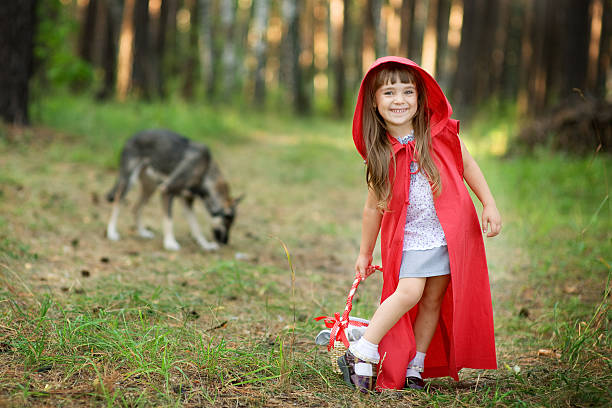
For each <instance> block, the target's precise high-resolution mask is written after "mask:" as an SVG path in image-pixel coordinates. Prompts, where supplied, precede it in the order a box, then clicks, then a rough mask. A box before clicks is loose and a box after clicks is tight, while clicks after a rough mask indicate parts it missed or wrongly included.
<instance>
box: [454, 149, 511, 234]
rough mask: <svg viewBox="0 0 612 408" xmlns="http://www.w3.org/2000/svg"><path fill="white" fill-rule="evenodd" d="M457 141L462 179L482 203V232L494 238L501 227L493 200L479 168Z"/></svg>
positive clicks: (499, 217)
mask: <svg viewBox="0 0 612 408" xmlns="http://www.w3.org/2000/svg"><path fill="white" fill-rule="evenodd" d="M459 140H460V142H461V155H462V156H463V178H464V179H465V181H467V183H468V186H470V188H471V189H472V191H473V192H474V194H476V197H478V199H479V200H480V202H481V203H482V220H481V222H482V232H483V233H487V237H494V236H496V235H497V234H499V231H500V230H501V227H502V222H501V215H500V214H499V211H498V210H497V206H496V205H495V199H494V198H493V194H491V190H490V189H489V185H488V184H487V181H486V180H485V177H484V175H483V174H482V171H481V170H480V167H478V164H477V163H476V160H474V158H473V157H472V155H471V154H470V152H468V150H467V148H466V147H465V144H463V141H462V140H461V139H459Z"/></svg>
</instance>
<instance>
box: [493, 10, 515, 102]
mask: <svg viewBox="0 0 612 408" xmlns="http://www.w3.org/2000/svg"><path fill="white" fill-rule="evenodd" d="M495 21H496V27H495V35H494V38H495V39H494V42H493V49H492V52H491V68H492V69H491V75H490V80H491V82H490V84H489V89H490V92H491V93H492V94H499V93H500V92H501V89H502V88H503V81H502V75H503V72H504V66H505V59H506V50H507V47H506V44H507V42H508V33H509V32H510V27H509V25H510V0H500V1H499V8H498V10H497V18H496V20H495Z"/></svg>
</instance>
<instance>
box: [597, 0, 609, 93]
mask: <svg viewBox="0 0 612 408" xmlns="http://www.w3.org/2000/svg"><path fill="white" fill-rule="evenodd" d="M601 22H602V26H601V41H600V43H599V61H598V67H597V81H596V83H595V95H596V96H597V97H599V98H602V99H603V98H604V97H605V96H606V95H607V90H606V82H607V78H608V72H609V71H610V59H611V57H612V1H611V0H604V2H603V14H602V19H601Z"/></svg>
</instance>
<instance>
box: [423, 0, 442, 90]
mask: <svg viewBox="0 0 612 408" xmlns="http://www.w3.org/2000/svg"><path fill="white" fill-rule="evenodd" d="M438 7H439V0H429V10H428V11H427V24H426V25H425V33H424V35H423V54H422V55H421V66H422V67H423V68H424V69H425V71H427V72H429V74H431V76H433V77H434V78H435V77H436V55H437V53H438V52H437V47H438V27H437V25H438V24H437V23H438Z"/></svg>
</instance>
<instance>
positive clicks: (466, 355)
mask: <svg viewBox="0 0 612 408" xmlns="http://www.w3.org/2000/svg"><path fill="white" fill-rule="evenodd" d="M451 113H452V109H451V107H450V104H449V103H448V101H447V100H446V97H445V96H444V94H443V93H442V90H441V89H440V87H439V86H438V84H437V82H436V81H435V80H434V79H433V78H432V77H431V76H430V75H429V74H427V73H426V72H425V71H424V70H423V69H422V68H420V67H419V66H418V65H416V64H415V63H414V62H412V61H410V60H408V59H405V58H399V57H385V58H381V59H379V60H377V61H376V62H375V63H374V65H373V66H372V67H371V68H370V69H369V71H368V72H367V73H366V75H365V77H364V79H363V81H362V84H361V88H360V90H359V96H358V100H357V106H356V108H355V116H354V118H353V139H354V142H355V146H356V147H357V150H358V151H359V153H360V154H361V156H362V157H363V158H364V160H365V161H366V182H367V185H368V196H367V199H366V203H365V207H364V210H363V219H362V235H361V246H360V251H359V256H358V257H357V261H356V263H355V271H356V273H358V274H359V275H360V276H361V278H362V279H365V278H366V277H368V276H369V275H370V274H371V273H372V272H373V271H374V268H373V267H372V265H371V263H372V252H373V250H374V247H375V244H376V240H377V237H378V234H379V232H381V250H382V261H383V270H384V272H383V274H384V284H383V293H382V297H381V304H380V306H379V307H378V309H377V310H376V312H375V313H374V316H373V317H372V319H371V321H370V325H369V326H368V328H367V330H366V332H365V334H364V336H363V337H362V338H361V339H360V340H359V341H358V342H357V343H354V344H352V345H351V346H350V348H349V350H347V352H346V353H345V355H344V356H342V357H340V358H339V359H338V365H339V367H340V368H341V370H342V371H343V374H344V379H345V381H346V382H347V383H349V384H351V385H353V386H355V387H356V388H357V389H359V390H361V391H368V390H373V389H374V388H375V386H376V388H378V389H383V388H394V389H401V388H405V387H406V388H413V389H422V388H423V387H424V382H423V377H440V376H451V377H453V378H455V379H458V375H457V374H458V371H459V370H460V369H461V368H464V367H471V368H496V360H495V344H494V335H493V318H492V307H491V295H490V289H489V280H488V272H487V265H486V258H485V253H484V245H483V240H482V233H486V234H487V236H489V237H493V236H495V235H497V234H498V233H499V231H500V229H501V217H500V214H499V211H498V210H497V207H496V205H495V200H494V198H493V195H492V194H491V191H490V190H489V187H488V185H487V182H486V180H485V178H484V176H483V174H482V172H481V171H480V168H479V167H478V165H477V164H476V162H475V161H474V159H473V158H472V156H471V155H470V154H469V153H468V151H467V149H466V148H465V145H464V144H463V142H462V141H461V140H460V139H459V137H458V130H459V124H458V122H457V121H455V120H453V119H450V115H451ZM464 180H465V181H466V182H467V184H468V185H469V186H470V188H471V189H472V191H473V192H474V193H475V194H476V196H477V197H478V199H479V200H480V201H481V203H482V204H483V212H482V216H481V219H480V222H479V220H478V217H477V216H476V213H475V209H474V205H473V203H472V201H471V198H470V195H469V193H468V191H467V189H466V187H465V185H464V183H463V182H464ZM426 353H427V359H426V358H425V357H426Z"/></svg>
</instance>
